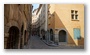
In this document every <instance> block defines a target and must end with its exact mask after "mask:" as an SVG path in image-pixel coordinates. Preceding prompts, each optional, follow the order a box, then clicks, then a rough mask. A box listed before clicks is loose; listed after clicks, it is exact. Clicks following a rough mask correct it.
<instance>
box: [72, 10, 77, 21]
mask: <svg viewBox="0 0 90 55" xmlns="http://www.w3.org/2000/svg"><path fill="white" fill-rule="evenodd" d="M71 18H72V20H78V11H76V10H71Z"/></svg>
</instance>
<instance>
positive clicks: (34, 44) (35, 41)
mask: <svg viewBox="0 0 90 55" xmlns="http://www.w3.org/2000/svg"><path fill="white" fill-rule="evenodd" d="M24 49H84V47H82V46H78V47H77V46H70V45H59V46H48V45H47V44H45V43H44V42H43V41H42V40H40V38H39V37H38V36H31V38H30V39H29V42H28V44H27V45H25V46H24Z"/></svg>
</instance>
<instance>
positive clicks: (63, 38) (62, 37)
mask: <svg viewBox="0 0 90 55" xmlns="http://www.w3.org/2000/svg"><path fill="white" fill-rule="evenodd" d="M59 42H66V31H64V30H60V31H59Z"/></svg>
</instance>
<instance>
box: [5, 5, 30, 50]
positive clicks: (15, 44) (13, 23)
mask: <svg viewBox="0 0 90 55" xmlns="http://www.w3.org/2000/svg"><path fill="white" fill-rule="evenodd" d="M31 19H32V5H31V4H4V48H5V49H18V48H23V46H24V45H25V44H27V41H28V38H29V37H30V35H31Z"/></svg>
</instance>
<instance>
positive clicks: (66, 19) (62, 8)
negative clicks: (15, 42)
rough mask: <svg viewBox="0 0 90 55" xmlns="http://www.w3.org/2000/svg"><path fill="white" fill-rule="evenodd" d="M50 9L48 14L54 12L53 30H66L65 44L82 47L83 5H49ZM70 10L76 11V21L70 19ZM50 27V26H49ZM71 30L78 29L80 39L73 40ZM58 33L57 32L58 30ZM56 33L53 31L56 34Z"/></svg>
mask: <svg viewBox="0 0 90 55" xmlns="http://www.w3.org/2000/svg"><path fill="white" fill-rule="evenodd" d="M50 6H51V7H55V8H51V9H50V12H51V13H52V12H53V10H54V9H55V11H54V17H55V18H54V19H55V29H62V28H63V29H65V30H67V34H68V36H67V42H68V44H75V45H84V5H83V4H54V6H53V5H52V4H50ZM71 10H77V11H78V19H79V20H72V19H71ZM51 27H52V26H51ZM73 28H80V31H81V39H80V40H76V39H74V33H73ZM58 31H59V30H58ZM58 31H55V33H56V34H58Z"/></svg>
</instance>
